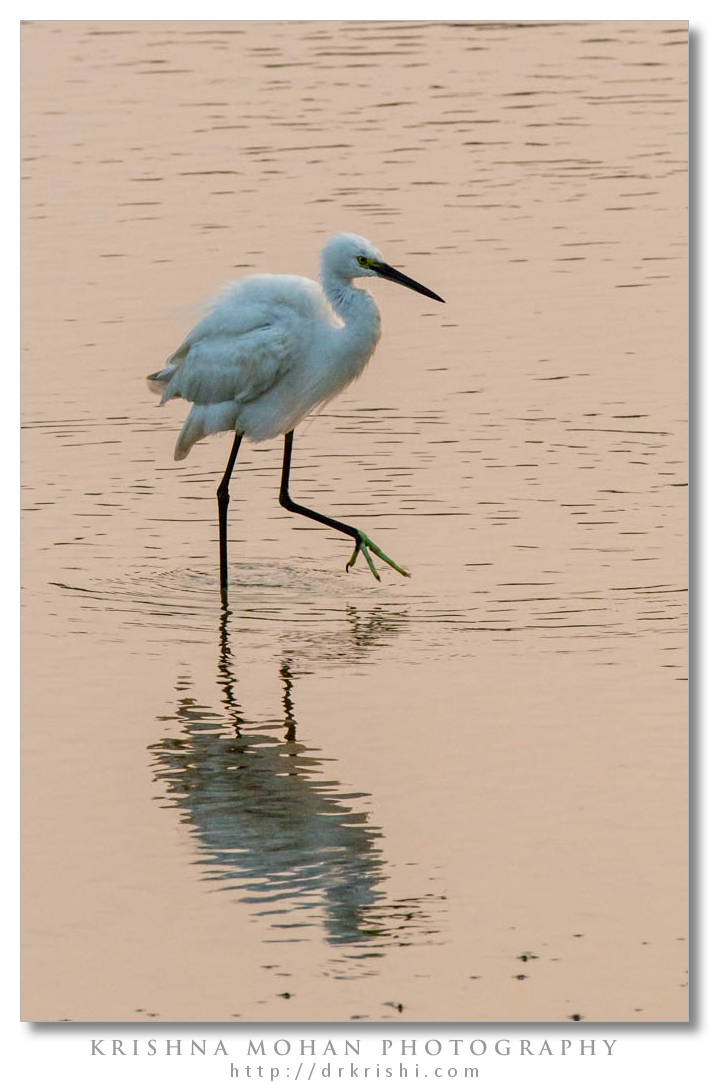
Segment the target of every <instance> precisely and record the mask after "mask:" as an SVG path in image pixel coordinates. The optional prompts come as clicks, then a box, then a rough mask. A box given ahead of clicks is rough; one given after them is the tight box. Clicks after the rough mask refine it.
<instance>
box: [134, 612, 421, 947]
mask: <svg viewBox="0 0 709 1082" xmlns="http://www.w3.org/2000/svg"><path fill="white" fill-rule="evenodd" d="M230 615H231V613H230V610H229V609H228V608H227V607H226V606H225V607H223V609H222V613H221V618H220V625H219V640H220V649H219V663H218V683H219V685H220V687H221V698H222V705H223V710H222V711H219V712H217V711H214V710H213V709H210V708H209V707H206V706H203V705H200V704H198V703H197V702H196V701H195V700H194V699H193V698H191V697H189V695H188V694H187V692H188V691H189V687H190V684H189V681H185V680H184V679H183V680H181V681H180V682H178V685H177V688H176V691H177V694H178V706H177V710H176V715H175V717H174V718H164V717H163V718H159V719H158V720H160V721H163V722H164V721H172V720H178V721H179V723H180V726H181V730H182V733H181V735H180V736H179V737H167V736H166V737H164V738H163V739H162V740H160V741H159V742H158V743H156V744H153V745H151V748H150V750H151V752H152V754H153V764H154V770H155V777H156V780H158V781H160V782H162V783H163V784H164V785H166V786H167V791H168V793H169V795H170V797H171V800H170V806H172V807H178V808H179V809H180V811H181V813H182V820H183V822H185V823H186V824H188V825H189V827H190V828H191V830H192V834H193V837H194V839H195V842H196V844H197V846H198V849H199V857H198V860H197V862H198V863H199V864H201V865H203V866H204V869H205V876H206V878H208V879H210V880H213V881H218V882H219V884H220V889H222V890H230V889H231V890H235V891H238V892H239V898H240V900H244V901H247V902H252V903H257V904H258V905H259V906H260V909H259V913H260V915H264V916H268V918H269V923H270V926H271V928H273V929H278V930H279V932H280V934H282V935H283V938H284V939H288V940H294V939H298V938H302V937H303V936H304V934H305V932H306V930H307V929H308V928H309V927H311V926H312V925H317V924H320V923H322V924H323V926H324V930H325V934H326V936H327V939H328V940H329V941H330V942H331V943H340V944H351V945H352V946H353V947H354V946H357V947H361V948H366V954H365V955H363V956H365V957H371V956H372V955H373V954H377V953H379V951H380V948H382V947H384V946H385V945H386V943H387V942H388V943H399V944H402V945H404V944H406V945H408V944H410V943H412V942H421V941H423V940H424V939H427V938H429V937H431V936H435V929H434V928H433V927H432V925H431V922H430V918H429V916H428V911H429V910H430V909H431V908H432V907H436V906H437V905H439V904H440V902H441V899H440V897H436V896H435V895H434V894H433V893H431V894H426V895H424V896H423V897H421V898H413V899H412V898H407V899H399V900H394V901H392V900H388V899H387V897H386V893H385V891H384V889H383V884H384V883H385V881H386V879H387V873H386V868H385V864H384V860H383V856H382V852H381V848H380V844H379V843H380V839H381V837H382V835H381V832H380V831H379V830H378V829H377V828H376V827H375V826H373V825H371V823H370V822H369V821H368V815H367V813H366V812H365V811H363V810H360V809H361V805H362V802H363V801H364V800H366V799H367V797H368V796H369V794H367V793H358V792H345V791H343V789H342V788H341V787H340V786H339V785H338V783H337V782H335V781H327V780H326V779H325V778H324V777H323V776H322V770H323V766H324V763H325V762H326V761H327V763H328V769H332V760H330V759H328V760H325V759H324V758H323V757H322V756H321V753H320V752H319V751H318V750H317V749H313V748H308V747H306V746H305V745H304V744H303V743H300V742H299V741H298V739H297V735H296V717H295V707H294V698H293V685H294V678H293V660H292V658H291V657H288V656H284V657H283V658H282V659H281V661H280V666H279V674H280V680H281V686H282V704H283V717H282V718H279V719H277V720H272V721H268V722H265V723H253V722H249V721H248V720H247V718H246V716H245V714H244V712H243V709H242V706H241V704H240V702H239V700H238V698H237V694H236V684H237V679H236V676H235V671H234V657H233V653H232V649H231V644H230V639H229V617H230ZM348 616H349V624H350V635H351V636H352V646H353V647H354V650H355V652H357V651H359V650H366V649H367V647H368V646H369V645H371V644H373V643H374V642H375V641H376V640H377V638H380V637H381V634H382V631H383V629H384V628H387V627H388V628H389V630H390V632H391V630H392V624H391V623H390V622H389V621H387V619H386V618H382V616H381V614H380V613H376V612H375V613H372V614H370V616H369V617H368V618H365V619H364V620H362V619H361V618H360V616H359V614H358V613H357V612H356V611H355V610H351V611H349V613H348Z"/></svg>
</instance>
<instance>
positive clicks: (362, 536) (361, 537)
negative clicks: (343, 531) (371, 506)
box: [345, 530, 411, 582]
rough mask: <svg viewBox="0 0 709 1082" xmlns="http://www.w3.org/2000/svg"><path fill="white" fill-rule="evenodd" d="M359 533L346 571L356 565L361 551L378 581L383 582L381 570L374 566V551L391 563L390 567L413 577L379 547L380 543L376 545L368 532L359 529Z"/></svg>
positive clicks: (387, 562) (401, 573) (380, 557)
mask: <svg viewBox="0 0 709 1082" xmlns="http://www.w3.org/2000/svg"><path fill="white" fill-rule="evenodd" d="M357 535H358V536H357V543H356V544H355V547H354V552H353V553H352V555H351V556H350V558H349V560H348V561H347V563H346V565H345V571H349V569H350V568H351V567H354V565H355V560H356V559H357V557H358V556H359V554H360V552H362V553H363V554H364V558H365V560H366V561H367V566H368V567H369V570H370V571H371V572H372V574H373V575H374V577H375V579H376V580H377V582H381V581H382V580H381V578H380V576H379V572H378V571H377V569H376V567H375V566H374V561H373V560H372V555H371V554H372V553H374V555H375V556H378V557H379V559H380V560H383V561H384V563H385V564H389V567H393V568H394V570H395V571H398V572H399V574H400V575H405V576H406V578H407V579H408V578H411V574H410V572H408V571H406V570H405V568H403V567H399V565H398V564H397V563H395V562H394V560H392V558H391V557H390V556H387V554H386V552H382V550H381V549H380V548H379V545H375V544H374V542H373V541H372V540H371V538H369V537H367V535H366V533H363V532H362V530H357Z"/></svg>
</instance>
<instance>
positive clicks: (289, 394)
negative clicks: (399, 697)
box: [148, 233, 442, 588]
mask: <svg viewBox="0 0 709 1082" xmlns="http://www.w3.org/2000/svg"><path fill="white" fill-rule="evenodd" d="M374 276H376V277H380V278H387V279H389V280H390V281H394V282H398V283H399V284H401V285H405V286H408V288H410V289H414V290H416V291H417V292H418V293H422V294H424V295H425V296H427V297H432V298H433V299H434V300H438V301H440V300H442V298H441V297H439V296H438V295H437V294H436V293H432V292H431V290H430V289H426V287H425V286H422V285H419V283H418V282H414V281H413V279H411V278H407V277H406V275H404V274H401V272H400V271H397V270H394V268H393V267H390V266H389V265H388V264H387V263H385V262H384V261H383V259H382V255H381V252H379V251H378V250H377V249H376V248H375V247H374V246H373V245H372V244H370V242H369V241H368V240H365V239H364V238H363V237H358V236H355V234H353V233H340V234H338V235H337V236H335V237H332V238H331V239H330V240H329V241H328V243H327V244H326V246H325V248H324V249H323V252H322V257H321V268H320V284H318V283H317V282H313V281H311V280H310V279H309V278H299V277H296V276H294V275H275V274H256V275H252V276H250V277H248V278H243V279H241V280H240V281H238V282H234V283H233V284H232V285H230V286H227V288H226V289H225V290H224V292H223V293H222V295H221V296H220V297H218V298H217V299H216V300H215V301H214V302H212V305H211V308H210V310H209V312H208V314H207V315H206V316H205V317H204V319H202V320H200V322H199V323H198V324H197V325H196V326H195V327H194V328H193V329H192V330H191V331H190V333H189V334H188V335H187V338H185V340H184V342H183V343H182V345H181V346H180V347H179V349H178V350H176V351H175V353H173V354H172V356H171V357H170V358H169V359H168V361H167V363H166V365H165V367H164V368H162V369H161V370H160V371H159V372H154V373H153V374H152V375H151V376H149V377H148V379H149V381H150V386H151V389H153V390H157V391H162V400H161V405H162V404H164V403H165V402H168V401H169V400H170V399H171V398H184V399H185V400H186V401H187V402H191V403H192V408H191V409H190V412H189V414H188V415H187V419H186V421H185V423H184V425H183V427H182V431H181V432H180V435H179V437H178V440H177V444H176V446H175V458H176V459H178V460H179V459H183V458H185V456H186V455H187V454H189V451H190V449H191V448H192V447H193V446H194V444H195V443H197V441H198V440H201V439H204V437H205V436H208V435H210V434H211V433H212V432H222V431H229V432H234V433H235V444H234V449H233V451H232V456H231V457H230V460H229V464H228V466H227V472H226V473H225V476H224V478H223V480H222V485H221V486H220V493H221V495H219V507H220V566H221V580H222V587H223V588H225V586H226V505H227V504H228V498H229V497H228V484H229V477H230V475H231V470H232V468H233V465H234V461H235V459H236V454H237V452H238V446H239V443H240V441H241V438H242V436H245V437H246V438H247V439H249V440H253V441H260V440H268V439H272V438H273V437H274V436H279V435H283V434H285V435H286V445H287V463H286V460H285V459H284V473H283V480H282V490H281V502H282V503H283V505H284V506H288V507H289V509H291V510H295V511H296V512H297V513H299V514H306V515H308V516H309V517H310V518H315V519H316V520H317V521H320V522H323V523H324V524H325V525H329V526H333V527H334V528H335V529H339V530H341V531H342V532H345V533H348V534H349V535H350V536H352V537H354V538H355V540H356V548H355V553H354V555H353V558H352V561H351V563H352V562H354V557H355V556H356V555H357V553H358V552H359V551H363V552H364V554H365V556H366V557H367V560H368V562H369V566H370V568H371V569H372V571H373V573H374V574H375V575H376V571H375V570H374V566H373V564H372V563H371V559H370V556H369V553H368V548H371V549H372V551H375V552H376V553H377V554H379V555H381V556H382V558H383V559H385V560H386V561H387V562H389V563H390V564H391V566H392V567H395V568H396V570H398V571H402V574H403V573H404V572H403V570H402V569H401V568H399V567H398V565H397V564H394V562H393V561H391V560H390V559H389V557H387V556H385V555H384V554H382V553H381V550H379V549H378V548H377V547H376V546H373V545H372V543H371V542H370V541H369V539H368V538H366V535H365V534H363V533H362V532H361V531H359V530H357V529H356V528H355V527H350V526H348V525H347V524H343V523H338V522H337V521H336V520H334V519H328V518H327V517H326V516H322V515H320V514H319V513H317V512H312V511H310V510H308V509H304V508H302V507H300V505H295V504H293V502H292V501H291V500H290V497H289V496H288V492H287V482H288V471H289V469H290V448H291V446H292V434H293V429H294V428H295V426H296V425H297V424H298V423H299V422H300V421H302V420H303V418H304V417H306V416H307V415H308V414H309V413H310V412H311V411H312V410H313V409H315V408H316V407H317V406H319V405H322V404H323V403H324V402H327V401H328V400H329V399H330V398H332V397H333V396H334V395H336V394H338V393H339V392H340V391H341V390H343V388H344V387H346V386H347V384H348V383H351V382H352V380H354V379H356V378H357V376H359V375H360V373H361V372H362V370H363V369H364V367H365V365H366V364H367V361H368V360H369V358H370V357H371V356H372V353H373V352H374V349H375V347H376V344H377V342H378V340H379V334H380V320H379V310H378V308H377V306H376V304H375V303H374V300H373V299H372V297H371V296H370V294H369V293H367V292H366V290H363V289H357V288H356V287H355V286H353V284H352V279H353V278H365V277H374ZM348 566H349V565H348ZM377 577H378V576H377Z"/></svg>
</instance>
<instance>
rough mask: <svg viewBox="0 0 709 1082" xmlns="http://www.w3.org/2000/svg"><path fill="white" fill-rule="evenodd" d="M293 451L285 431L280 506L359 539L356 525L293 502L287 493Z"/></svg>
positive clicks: (290, 439) (356, 539) (290, 440)
mask: <svg viewBox="0 0 709 1082" xmlns="http://www.w3.org/2000/svg"><path fill="white" fill-rule="evenodd" d="M292 453H293V433H292V432H286V441H285V443H284V445H283V472H282V474H281V491H280V494H279V497H278V501H279V503H280V505H281V507H285V509H286V511H293V512H294V513H295V514H296V515H305V517H306V518H312V519H315V521H316V522H322V524H323V526H330V527H331V528H332V529H333V530H339V531H340V533H346V534H347V536H348V537H353V538H354V540H355V541H357V542H358V541H359V530H358V529H357V527H356V526H350V525H348V523H346V522H338V520H337V519H336V518H328V517H327V515H321V514H320V513H319V512H318V511H311V510H310V508H309V507H303V505H302V504H300V503H295V502H294V501H293V500H292V499H291V498H290V495H289V493H288V481H289V479H290V461H291V455H292Z"/></svg>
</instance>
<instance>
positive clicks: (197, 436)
mask: <svg viewBox="0 0 709 1082" xmlns="http://www.w3.org/2000/svg"><path fill="white" fill-rule="evenodd" d="M236 416H237V405H236V403H235V402H233V401H231V402H210V403H209V404H208V405H206V406H193V407H192V409H191V410H190V412H189V413H188V414H187V419H186V421H185V423H184V424H183V426H182V431H181V432H180V435H179V436H178V438H177V443H176V444H175V458H176V460H177V461H178V462H179V461H180V460H181V459H183V458H186V457H187V455H188V454H189V453H190V450H191V449H192V447H194V445H195V443H197V442H198V440H203V439H204V437H205V436H211V434H212V433H213V432H234V431H235V430H236Z"/></svg>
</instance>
